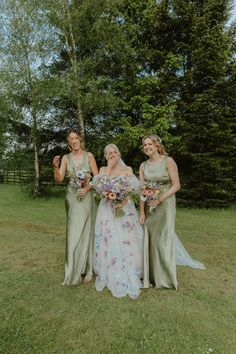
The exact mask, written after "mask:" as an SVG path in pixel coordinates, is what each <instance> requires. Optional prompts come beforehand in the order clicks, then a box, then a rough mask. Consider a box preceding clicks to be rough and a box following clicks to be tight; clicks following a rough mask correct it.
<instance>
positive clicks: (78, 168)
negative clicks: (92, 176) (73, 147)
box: [70, 151, 85, 170]
mask: <svg viewBox="0 0 236 354" xmlns="http://www.w3.org/2000/svg"><path fill="white" fill-rule="evenodd" d="M70 158H71V161H72V165H73V167H74V168H75V169H76V170H80V169H81V166H82V165H83V163H84V158H85V151H84V152H83V157H82V162H81V163H80V164H79V165H78V167H77V166H76V164H75V162H74V160H73V158H72V154H71V153H70Z"/></svg>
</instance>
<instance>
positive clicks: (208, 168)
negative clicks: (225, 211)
mask: <svg viewBox="0 0 236 354" xmlns="http://www.w3.org/2000/svg"><path fill="white" fill-rule="evenodd" d="M171 4H172V8H171V12H172V16H173V18H174V19H175V20H176V23H177V24H178V26H179V31H177V32H176V33H179V38H178V36H176V44H175V48H176V50H178V51H179V52H180V53H181V55H182V58H183V63H182V72H181V73H180V76H181V85H180V86H179V97H178V104H177V110H176V115H175V118H176V121H177V134H178V135H179V136H180V137H181V141H180V144H179V146H178V151H177V153H176V157H177V160H178V164H179V167H180V171H181V180H182V192H181V193H180V198H181V199H182V203H183V204H184V205H188V206H192V205H194V206H201V207H203V206H204V207H223V206H227V205H230V204H231V203H233V202H234V201H235V183H234V177H233V176H234V172H235V135H234V134H235V123H234V122H235V103H236V100H235V98H236V97H235V92H236V86H235V51H234V49H235V48H234V34H235V32H234V29H233V28H229V25H228V20H229V14H230V4H231V1H224V0H222V1H217V2H215V1H213V0H205V1H183V0H181V1H173V2H171Z"/></svg>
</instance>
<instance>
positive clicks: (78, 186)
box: [53, 131, 98, 285]
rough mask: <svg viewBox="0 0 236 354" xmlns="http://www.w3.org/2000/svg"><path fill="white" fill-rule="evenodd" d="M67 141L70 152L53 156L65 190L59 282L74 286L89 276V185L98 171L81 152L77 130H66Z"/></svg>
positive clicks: (91, 199)
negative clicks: (63, 250)
mask: <svg viewBox="0 0 236 354" xmlns="http://www.w3.org/2000/svg"><path fill="white" fill-rule="evenodd" d="M67 141H68V144H69V147H70V149H71V152H70V153H69V154H67V155H64V156H63V157H62V160H61V165H60V167H59V162H60V156H55V157H54V159H53V166H54V178H55V181H56V182H57V183H61V182H62V181H63V179H64V177H65V175H67V176H68V177H69V183H68V187H67V193H66V200H65V206H66V216H67V222H66V255H65V278H64V282H63V285H78V284H79V283H81V282H82V281H83V280H84V281H85V282H87V281H90V280H91V279H92V273H93V271H92V254H93V248H92V239H93V232H94V228H93V224H94V222H93V218H94V197H93V192H92V191H91V186H90V184H89V179H90V178H91V175H94V176H95V175H96V174H97V173H98V169H97V164H96V161H95V159H94V157H93V155H92V154H91V153H90V152H87V151H85V149H84V144H83V141H82V138H81V136H80V134H79V132H78V131H70V132H68V134H67Z"/></svg>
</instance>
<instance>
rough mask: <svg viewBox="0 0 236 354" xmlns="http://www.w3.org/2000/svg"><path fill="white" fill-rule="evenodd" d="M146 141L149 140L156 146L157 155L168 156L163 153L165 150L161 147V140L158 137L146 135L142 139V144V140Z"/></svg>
mask: <svg viewBox="0 0 236 354" xmlns="http://www.w3.org/2000/svg"><path fill="white" fill-rule="evenodd" d="M146 139H150V140H151V141H152V142H153V143H154V144H155V145H156V147H157V149H158V153H159V154H160V155H168V154H167V152H166V151H165V148H164V146H163V145H162V143H161V142H162V140H161V138H160V137H159V136H158V135H156V134H148V135H146V136H145V137H144V138H143V139H142V143H143V144H144V140H146Z"/></svg>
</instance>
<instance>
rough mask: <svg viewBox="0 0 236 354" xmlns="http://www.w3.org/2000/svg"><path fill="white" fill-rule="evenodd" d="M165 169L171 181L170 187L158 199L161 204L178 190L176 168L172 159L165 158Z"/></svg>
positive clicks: (178, 183)
mask: <svg viewBox="0 0 236 354" xmlns="http://www.w3.org/2000/svg"><path fill="white" fill-rule="evenodd" d="M166 167H167V171H168V175H169V177H170V180H171V187H170V189H168V191H167V192H166V193H164V194H163V195H162V196H161V197H160V199H159V201H160V202H163V201H164V200H165V199H167V198H169V197H170V196H171V195H173V194H175V193H176V192H177V191H178V190H179V189H180V182H179V173H178V167H177V165H176V163H175V161H174V159H172V157H168V158H167V164H166Z"/></svg>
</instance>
